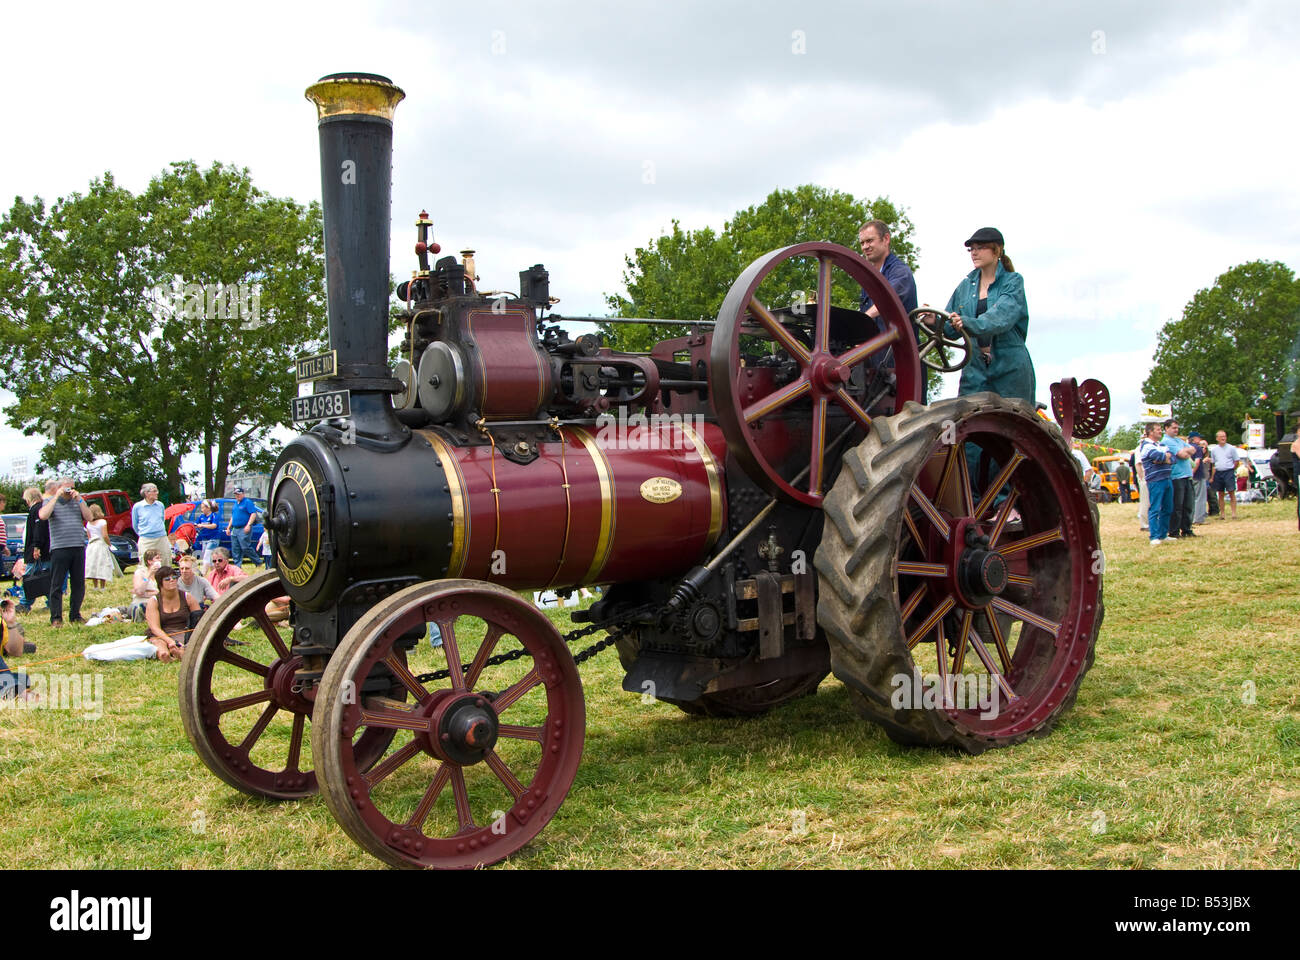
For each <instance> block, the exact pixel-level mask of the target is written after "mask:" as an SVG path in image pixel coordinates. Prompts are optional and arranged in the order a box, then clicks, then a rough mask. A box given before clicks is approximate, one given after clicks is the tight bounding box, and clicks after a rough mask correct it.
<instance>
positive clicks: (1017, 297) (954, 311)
mask: <svg viewBox="0 0 1300 960" xmlns="http://www.w3.org/2000/svg"><path fill="white" fill-rule="evenodd" d="M1003 248H1004V243H1003V240H1002V234H1001V233H1000V232H999V231H998V230H995V229H994V228H993V227H981V228H980V229H979V230H976V231H975V233H974V234H973V235H972V236H971V238H970V239H969V240H967V241H966V249H968V250H969V251H970V259H971V263H972V264H974V265H975V269H974V270H972V271H971V272H970V273H969V274H968V275H967V277H966V279H965V280H963V281H962V282H961V283H959V284H957V289H956V290H954V291H953V292H952V296H951V297H949V298H948V306H947V307H946V308H945V309H946V310H947V311H948V321H949V326H951V327H954V328H956V329H957V330H965V331H966V332H968V333H969V334H970V335H971V337H972V338H973V339H974V340H975V342H976V343H977V344H978V345H979V352H978V353H977V354H976V355H975V356H974V357H972V358H971V361H970V363H968V364H966V367H965V368H964V369H963V370H962V372H961V386H960V387H959V388H958V390H957V392H958V394H959V395H962V396H964V395H966V394H968V393H980V392H981V391H984V390H991V391H992V392H993V393H996V394H998V395H999V396H1003V397H1016V398H1018V399H1020V400H1024V401H1025V402H1026V403H1028V404H1029V405H1030V406H1031V407H1032V406H1033V405H1034V362H1033V361H1032V360H1031V359H1030V358H1029V351H1028V350H1026V349H1025V338H1026V337H1027V336H1028V334H1029V308H1028V307H1027V306H1026V304H1025V283H1024V280H1023V279H1022V278H1021V276H1020V274H1018V273H1016V272H1015V268H1014V267H1013V266H1012V265H1011V258H1010V257H1008V256H1007V255H1006V254H1005V253H1004V252H1003Z"/></svg>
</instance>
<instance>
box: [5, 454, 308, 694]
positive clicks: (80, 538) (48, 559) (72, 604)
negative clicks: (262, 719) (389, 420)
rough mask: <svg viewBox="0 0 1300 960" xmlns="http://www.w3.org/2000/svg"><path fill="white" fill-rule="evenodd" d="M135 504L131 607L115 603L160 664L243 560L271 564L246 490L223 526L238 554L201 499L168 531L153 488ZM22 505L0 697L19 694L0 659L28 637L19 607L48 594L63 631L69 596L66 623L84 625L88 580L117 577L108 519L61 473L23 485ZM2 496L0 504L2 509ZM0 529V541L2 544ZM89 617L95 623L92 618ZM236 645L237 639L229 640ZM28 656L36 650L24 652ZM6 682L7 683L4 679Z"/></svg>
mask: <svg viewBox="0 0 1300 960" xmlns="http://www.w3.org/2000/svg"><path fill="white" fill-rule="evenodd" d="M140 494H141V498H142V499H141V500H140V502H138V503H136V504H135V505H134V506H133V508H132V510H131V527H132V530H133V531H134V532H135V534H136V537H137V542H138V545H139V550H140V562H139V564H138V565H137V567H136V569H135V572H134V574H133V576H132V578H131V596H130V600H129V601H128V603H127V604H126V605H125V606H123V607H121V608H118V611H117V613H114V617H117V616H118V614H119V613H120V616H121V619H123V620H133V621H137V622H140V623H142V624H144V625H145V628H146V630H147V635H146V636H147V639H148V641H149V642H150V643H151V644H152V645H153V646H154V648H155V650H156V655H157V658H158V659H159V660H161V661H164V662H166V661H174V660H179V659H180V658H181V656H182V654H183V651H184V648H185V644H186V642H187V641H188V639H189V636H190V632H191V631H192V630H193V629H194V627H195V626H196V625H197V623H198V621H199V619H200V618H201V617H202V616H203V613H204V611H205V610H206V609H207V608H208V606H209V605H210V604H211V603H212V602H213V601H215V600H216V599H217V598H219V597H220V596H221V595H222V594H224V593H225V592H226V591H227V590H229V589H230V588H231V587H232V586H233V585H234V584H236V583H238V582H239V581H240V580H242V579H244V578H245V577H247V576H248V574H247V572H246V571H245V570H244V569H243V567H242V565H241V563H240V561H241V560H250V561H252V562H253V565H254V567H256V566H257V565H258V562H259V561H262V562H265V564H266V565H267V566H268V567H269V566H270V563H271V556H270V548H269V542H268V538H267V537H266V535H265V534H263V537H262V540H261V541H260V542H259V543H258V544H256V545H254V544H253V543H252V542H251V540H252V536H251V534H252V528H253V525H254V523H256V522H257V521H258V520H259V519H260V514H259V512H258V509H257V507H256V505H255V504H254V502H253V501H252V500H251V499H250V498H248V497H246V496H245V495H244V491H243V490H242V489H237V490H236V493H235V497H236V503H235V505H234V509H233V511H232V516H231V520H230V522H229V523H228V524H227V525H226V532H227V533H229V534H231V538H232V544H233V545H234V554H232V551H231V550H230V549H227V548H226V547H223V546H221V545H220V540H221V536H220V533H221V531H220V523H219V520H220V508H219V507H218V506H217V505H216V504H215V503H213V502H212V501H210V500H204V501H203V502H202V503H201V505H200V507H199V514H198V517H197V518H196V520H195V521H194V522H192V523H184V524H181V525H180V526H178V528H177V529H176V530H175V531H174V532H172V533H170V534H169V533H168V531H167V528H166V527H167V520H166V514H165V511H166V507H165V506H164V504H163V503H162V501H160V500H159V499H158V487H157V486H156V485H155V484H152V483H146V484H145V485H144V486H143V487H142V488H141V490H140ZM23 499H24V501H25V502H26V504H27V507H28V514H27V524H26V531H25V535H24V542H23V555H22V557H21V558H18V559H16V560H15V563H14V567H13V576H14V581H15V587H14V589H13V590H12V591H11V593H13V594H15V597H14V598H11V597H6V598H5V599H4V601H3V617H0V633H2V635H0V696H4V695H6V694H9V695H17V694H18V693H20V692H21V691H16V690H10V689H7V688H6V687H5V683H6V681H5V679H4V678H8V680H9V681H11V682H12V681H13V678H14V677H15V674H14V673H13V671H12V670H10V669H9V667H8V665H7V664H4V661H3V655H4V654H7V655H9V656H11V657H12V656H17V655H18V654H20V653H22V652H24V646H26V647H31V646H32V645H31V644H28V643H26V639H25V635H24V632H23V629H22V625H21V623H20V622H19V621H18V619H17V617H18V613H19V612H20V611H28V610H30V604H31V602H32V601H34V600H36V599H39V597H41V596H45V597H46V603H47V605H48V608H49V616H50V625H51V627H53V628H55V629H59V628H62V627H63V625H64V619H63V606H64V604H63V600H64V594H65V593H66V594H67V595H68V622H70V623H74V624H86V623H87V620H86V619H85V618H84V617H83V615H82V604H83V603H84V602H85V598H86V582H87V581H90V583H91V584H92V585H93V586H94V587H95V589H97V590H102V589H104V587H105V586H106V585H107V583H108V582H109V581H111V580H113V579H115V578H116V577H118V576H121V575H122V571H121V568H120V567H119V566H118V564H117V560H116V558H115V557H114V555H113V553H112V549H111V541H110V538H109V532H108V523H107V520H106V519H105V517H104V513H103V510H102V509H101V508H100V507H99V506H98V505H94V504H89V505H88V504H87V502H86V500H85V498H84V497H83V496H82V495H81V493H80V492H79V491H78V490H77V488H76V484H75V483H74V481H73V480H72V479H71V478H68V477H61V478H58V479H53V480H50V481H48V482H47V483H46V484H45V488H44V490H43V491H42V490H41V489H40V488H39V487H28V488H27V489H26V490H25V491H23ZM3 507H4V503H3V497H2V496H0V510H3ZM2 538H3V532H0V543H3V542H4V541H3V539H2ZM282 606H284V605H283V604H280V605H276V606H275V607H274V609H273V611H271V612H272V613H274V615H275V617H274V619H275V620H279V619H283V617H282V616H281V614H282V610H281V607H282ZM92 622H94V621H92ZM226 642H227V643H230V644H232V645H234V644H240V643H241V641H238V640H233V639H228V640H227V641H226ZM25 652H32V651H31V650H26V651H25ZM10 685H12V683H11V684H10Z"/></svg>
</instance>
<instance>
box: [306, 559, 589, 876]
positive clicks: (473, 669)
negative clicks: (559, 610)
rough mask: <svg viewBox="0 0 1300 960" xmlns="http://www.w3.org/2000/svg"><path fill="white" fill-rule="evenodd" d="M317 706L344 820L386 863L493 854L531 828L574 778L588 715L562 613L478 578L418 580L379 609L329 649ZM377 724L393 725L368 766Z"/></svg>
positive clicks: (324, 767) (468, 859) (321, 749)
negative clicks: (562, 630) (383, 751)
mask: <svg viewBox="0 0 1300 960" xmlns="http://www.w3.org/2000/svg"><path fill="white" fill-rule="evenodd" d="M430 624H433V625H436V627H437V630H438V634H439V636H440V638H441V647H440V648H436V647H434V646H433V643H432V635H431V631H429V625H430ZM426 633H429V634H430V635H429V636H428V637H426ZM520 645H522V647H523V651H524V655H521V656H518V657H515V658H512V659H509V660H506V661H504V662H497V663H494V662H491V661H493V660H496V659H497V657H498V656H499V655H502V654H506V653H508V652H509V651H511V650H513V649H515V648H517V647H518V646H520ZM402 647H410V648H411V649H409V650H408V651H407V652H406V655H405V657H402V656H400V655H399V654H400V653H401V650H402ZM440 674H441V675H442V676H440ZM367 678H369V680H368V681H367ZM313 716H314V721H315V723H316V725H317V729H318V730H324V731H328V734H327V735H320V736H318V737H317V739H316V740H315V741H314V742H313V752H314V755H315V760H316V764H317V768H318V769H319V770H320V771H321V774H322V776H321V793H322V796H323V797H324V799H325V803H326V804H327V805H328V806H329V808H330V811H331V812H332V813H333V814H334V816H335V818H336V819H337V820H338V822H339V823H340V824H341V825H342V826H343V829H344V830H346V831H347V832H348V834H349V836H351V837H352V839H353V840H355V841H356V842H357V843H358V844H359V845H361V846H362V847H363V848H365V849H366V850H368V851H369V852H370V853H372V854H374V855H375V856H376V857H378V858H379V859H381V860H383V861H385V862H387V863H390V864H392V865H394V866H398V867H434V868H466V867H479V866H486V865H488V864H492V863H496V862H497V861H499V860H502V859H504V858H505V857H507V856H509V855H510V854H512V853H514V852H515V851H517V850H519V849H520V848H521V847H523V846H524V845H525V844H526V843H528V842H529V841H530V840H532V839H533V838H534V837H535V836H536V835H537V834H538V833H539V832H540V831H541V829H542V828H543V827H544V826H545V825H546V824H547V823H548V822H550V820H551V818H552V817H553V816H554V815H555V812H556V811H557V810H558V809H559V807H560V804H561V803H563V802H564V798H565V796H566V795H567V794H568V792H569V787H570V786H571V785H572V784H573V778H574V775H575V774H576V773H577V770H578V763H579V761H580V759H581V757H582V738H583V731H584V728H585V722H586V720H585V717H586V715H585V708H584V706H583V701H582V684H581V681H580V680H579V678H578V669H577V665H576V664H575V663H574V662H573V657H572V656H571V655H570V653H569V650H568V648H567V647H566V646H565V645H564V642H563V641H562V640H561V638H560V635H559V633H558V632H557V631H556V629H555V627H554V626H553V625H552V623H551V621H550V620H549V619H548V618H547V617H546V615H545V614H543V613H542V612H541V611H539V610H537V609H536V608H535V607H534V606H533V605H532V604H530V603H528V602H527V601H525V600H523V599H521V598H520V597H519V596H517V595H516V594H514V593H513V592H511V591H510V590H506V589H505V588H503V587H499V586H496V585H494V584H489V583H483V582H480V581H475V580H438V581H433V582H430V583H423V584H417V585H416V586H413V587H408V588H407V589H405V590H402V591H400V592H399V593H395V594H393V595H392V596H391V597H389V598H387V599H386V600H384V601H383V602H381V603H380V604H378V605H377V606H376V607H374V608H373V609H372V610H370V611H369V612H368V613H367V614H366V615H365V616H363V617H362V618H361V619H360V620H359V621H358V622H357V624H356V626H354V627H353V628H352V629H351V630H350V631H349V632H348V634H347V636H346V637H345V638H344V639H343V642H342V643H341V644H340V645H339V648H338V650H337V651H335V653H334V655H333V657H331V659H330V662H329V666H328V667H327V668H326V670H325V677H324V679H323V680H322V682H321V687H320V691H319V694H318V695H317V701H316V711H315V714H314V715H313ZM376 730H382V731H386V732H388V733H389V734H392V735H394V736H395V739H394V740H393V742H392V745H391V748H390V749H389V751H388V753H387V755H386V756H385V757H384V758H383V759H382V760H381V761H380V762H379V763H378V764H376V765H375V766H374V767H373V768H372V769H370V770H369V771H368V772H367V771H366V768H365V766H364V765H363V764H362V763H361V762H360V759H359V757H358V753H359V751H358V744H359V743H360V742H361V740H362V739H364V737H366V736H367V735H368V734H369V733H371V732H372V731H376Z"/></svg>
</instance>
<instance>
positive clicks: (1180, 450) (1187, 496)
mask: <svg viewBox="0 0 1300 960" xmlns="http://www.w3.org/2000/svg"><path fill="white" fill-rule="evenodd" d="M1161 442H1162V443H1163V444H1164V445H1165V447H1166V448H1167V449H1168V450H1169V452H1170V453H1171V454H1173V458H1174V459H1173V469H1172V471H1171V472H1170V476H1169V479H1170V480H1171V481H1172V482H1173V488H1174V506H1173V511H1172V512H1171V513H1170V515H1169V537H1170V539H1173V540H1180V539H1182V538H1183V537H1194V536H1196V534H1195V533H1194V532H1192V445H1191V444H1190V443H1188V442H1187V441H1186V440H1184V439H1183V438H1182V437H1180V436H1179V435H1178V421H1177V420H1173V419H1169V420H1166V421H1165V437H1164V440H1162V441H1161Z"/></svg>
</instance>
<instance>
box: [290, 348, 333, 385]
mask: <svg viewBox="0 0 1300 960" xmlns="http://www.w3.org/2000/svg"><path fill="white" fill-rule="evenodd" d="M297 367H298V382H299V383H307V382H308V381H310V380H320V379H322V378H324V377H332V376H334V375H335V374H336V373H337V372H338V351H336V350H331V351H330V352H329V353H318V354H316V356H314V357H299V358H298V361H297Z"/></svg>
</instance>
